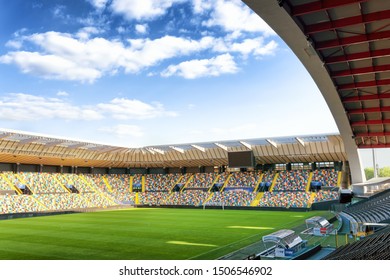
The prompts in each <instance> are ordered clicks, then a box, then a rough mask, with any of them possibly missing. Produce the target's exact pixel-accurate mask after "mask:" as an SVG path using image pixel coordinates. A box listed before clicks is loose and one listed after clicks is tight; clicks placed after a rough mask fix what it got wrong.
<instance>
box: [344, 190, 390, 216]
mask: <svg viewBox="0 0 390 280" xmlns="http://www.w3.org/2000/svg"><path fill="white" fill-rule="evenodd" d="M343 212H345V213H347V214H348V215H350V216H352V217H353V218H354V219H355V220H356V221H357V222H373V223H378V222H382V221H385V220H387V219H390V190H388V191H384V192H382V193H379V194H377V195H375V196H373V197H371V198H369V199H367V200H365V201H364V202H361V203H356V204H355V205H352V206H350V207H349V208H347V209H345V210H344V211H343Z"/></svg>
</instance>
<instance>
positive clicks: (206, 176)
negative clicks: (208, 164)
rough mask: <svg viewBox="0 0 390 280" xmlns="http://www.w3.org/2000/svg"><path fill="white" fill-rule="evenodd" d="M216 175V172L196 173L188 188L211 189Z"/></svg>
mask: <svg viewBox="0 0 390 280" xmlns="http://www.w3.org/2000/svg"><path fill="white" fill-rule="evenodd" d="M216 176H217V174H216V173H196V174H194V177H193V178H192V180H191V181H190V182H189V183H188V185H187V189H209V188H210V187H211V184H212V183H213V182H214V180H215V178H216Z"/></svg>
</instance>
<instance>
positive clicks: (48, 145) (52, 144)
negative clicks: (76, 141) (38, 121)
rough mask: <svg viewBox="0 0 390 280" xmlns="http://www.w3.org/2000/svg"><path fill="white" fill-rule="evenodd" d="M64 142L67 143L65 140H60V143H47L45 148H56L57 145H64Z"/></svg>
mask: <svg viewBox="0 0 390 280" xmlns="http://www.w3.org/2000/svg"><path fill="white" fill-rule="evenodd" d="M64 142H66V141H65V140H60V141H52V142H47V143H46V144H45V148H50V147H54V146H57V145H59V144H62V143H64Z"/></svg>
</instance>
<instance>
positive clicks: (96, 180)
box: [84, 174, 110, 193]
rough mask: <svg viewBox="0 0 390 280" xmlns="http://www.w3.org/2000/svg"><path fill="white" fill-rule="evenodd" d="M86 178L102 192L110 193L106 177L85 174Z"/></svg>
mask: <svg viewBox="0 0 390 280" xmlns="http://www.w3.org/2000/svg"><path fill="white" fill-rule="evenodd" d="M84 176H85V178H86V179H87V180H88V181H89V182H90V183H92V184H94V185H95V186H96V187H97V188H98V189H99V190H100V191H102V192H105V193H110V190H109V189H108V187H107V185H106V183H105V182H104V179H103V178H104V175H101V174H85V175H84Z"/></svg>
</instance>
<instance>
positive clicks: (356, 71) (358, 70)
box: [330, 64, 390, 78]
mask: <svg viewBox="0 0 390 280" xmlns="http://www.w3.org/2000/svg"><path fill="white" fill-rule="evenodd" d="M386 71H390V64H386V65H378V66H370V67H362V68H355V69H348V70H343V71H335V72H331V73H330V76H331V77H332V78H337V77H345V76H353V75H363V74H371V73H376V72H386Z"/></svg>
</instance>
